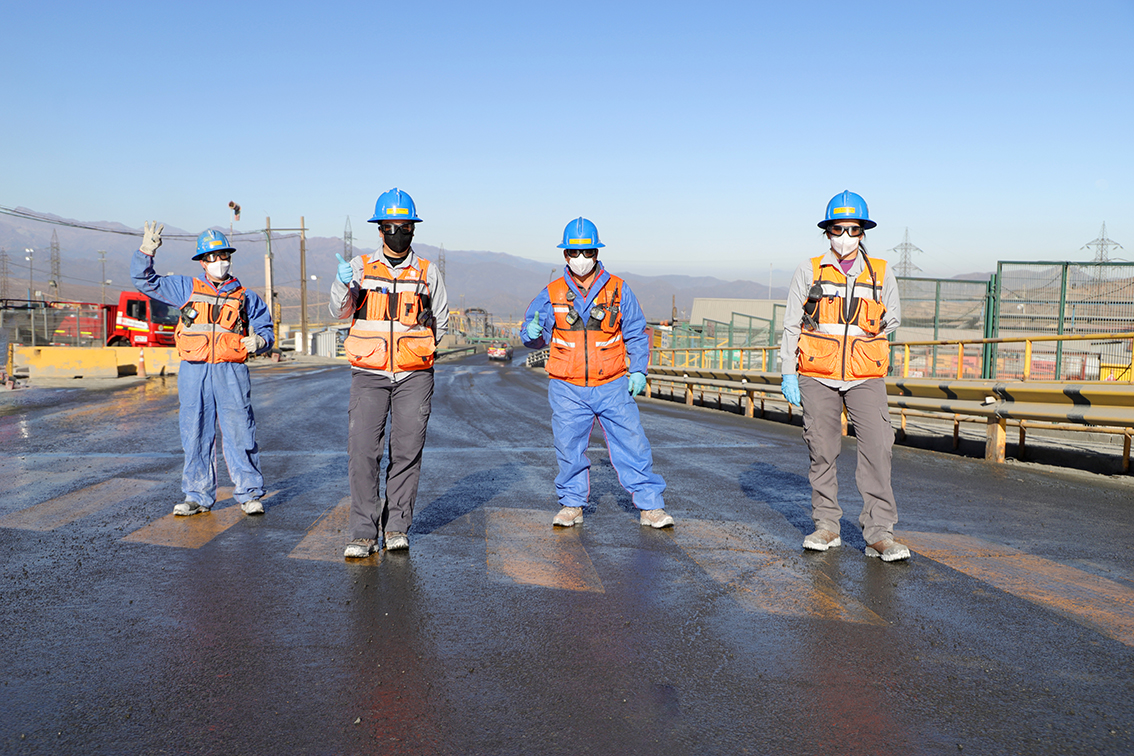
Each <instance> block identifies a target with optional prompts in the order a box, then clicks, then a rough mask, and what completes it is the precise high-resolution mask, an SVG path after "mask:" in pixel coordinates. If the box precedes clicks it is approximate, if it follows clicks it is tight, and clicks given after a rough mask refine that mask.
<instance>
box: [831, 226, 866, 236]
mask: <svg viewBox="0 0 1134 756" xmlns="http://www.w3.org/2000/svg"><path fill="white" fill-rule="evenodd" d="M865 230H866V229H864V228H863V227H862V226H837V225H836V226H827V234H828V235H830V236H842V235H843V232H844V231H845V232H846V233H847V235H848V236H862V233H863V231H865Z"/></svg>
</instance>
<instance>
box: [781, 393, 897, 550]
mask: <svg viewBox="0 0 1134 756" xmlns="http://www.w3.org/2000/svg"><path fill="white" fill-rule="evenodd" d="M799 393H800V394H801V395H802V397H803V440H804V441H806V442H807V450H808V452H810V454H811V469H810V470H809V471H808V478H809V479H810V480H811V519H812V520H814V521H815V528H816V529H823V530H828V531H830V532H832V533H838V532H839V518H840V517H842V514H843V510H842V508H840V507H839V481H838V478H837V477H836V470H835V460H837V459H838V457H839V450H840V449H841V448H842V443H843V428H842V419H841V418H842V411H843V406H844V405H845V406H846V408H847V417H848V418H850V421H851V423H853V424H854V434H855V438H856V439H857V441H858V468H857V469H856V471H855V484H856V485H857V486H858V492H859V494H861V495H862V515H861V516H860V517H859V518H858V524H859V525H860V526H861V527H862V535H863V537H864V538H865V539H866V542H867V543H868V544H870V543H877V542H878V541H881V540H882V539H884V538H893V537H894V525H895V524H896V523H897V522H898V505H897V504H896V503H895V501H894V490H893V488H892V487H891V485H890V458H891V453H892V450H893V446H894V429H893V427H892V426H891V425H890V413H889V411H888V410H887V409H886V382H885V380H884V379H882V378H871V379H870V380H867V381H864V382H863V383H860V384H858V385H857V386H854V387H853V388H850V389H844V390H840V389H837V388H831V387H829V386H824V385H823V384H822V383H820V382H819V381H817V380H815V379H814V378H809V377H808V376H805V375H801V376H800V377H799Z"/></svg>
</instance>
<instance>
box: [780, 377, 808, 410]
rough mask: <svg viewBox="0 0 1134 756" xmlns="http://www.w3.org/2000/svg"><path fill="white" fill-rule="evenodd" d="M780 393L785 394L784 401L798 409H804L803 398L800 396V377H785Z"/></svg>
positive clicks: (781, 381) (781, 382)
mask: <svg viewBox="0 0 1134 756" xmlns="http://www.w3.org/2000/svg"><path fill="white" fill-rule="evenodd" d="M780 391H783V392H784V399H787V400H788V401H789V402H791V403H792V404H794V405H795V406H796V407H803V397H802V396H800V395H799V376H798V375H795V374H792V375H785V376H783V377H782V378H781V379H780Z"/></svg>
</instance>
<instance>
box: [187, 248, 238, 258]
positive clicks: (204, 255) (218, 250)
mask: <svg viewBox="0 0 1134 756" xmlns="http://www.w3.org/2000/svg"><path fill="white" fill-rule="evenodd" d="M235 251H236V247H222V248H220V249H210V250H209V251H208V252H198V253H197V254H195V255H193V259H194V260H204V259H205V257H206V256H207V255H211V254H214V253H216V252H228V253H229V254H231V253H233V252H235Z"/></svg>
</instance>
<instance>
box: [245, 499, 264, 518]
mask: <svg viewBox="0 0 1134 756" xmlns="http://www.w3.org/2000/svg"><path fill="white" fill-rule="evenodd" d="M240 508H241V509H243V510H244V514H246V515H258V514H264V505H263V504H262V503H261V502H260V500H259V499H252V500H251V501H246V502H244V503H243V504H241V505H240Z"/></svg>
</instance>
